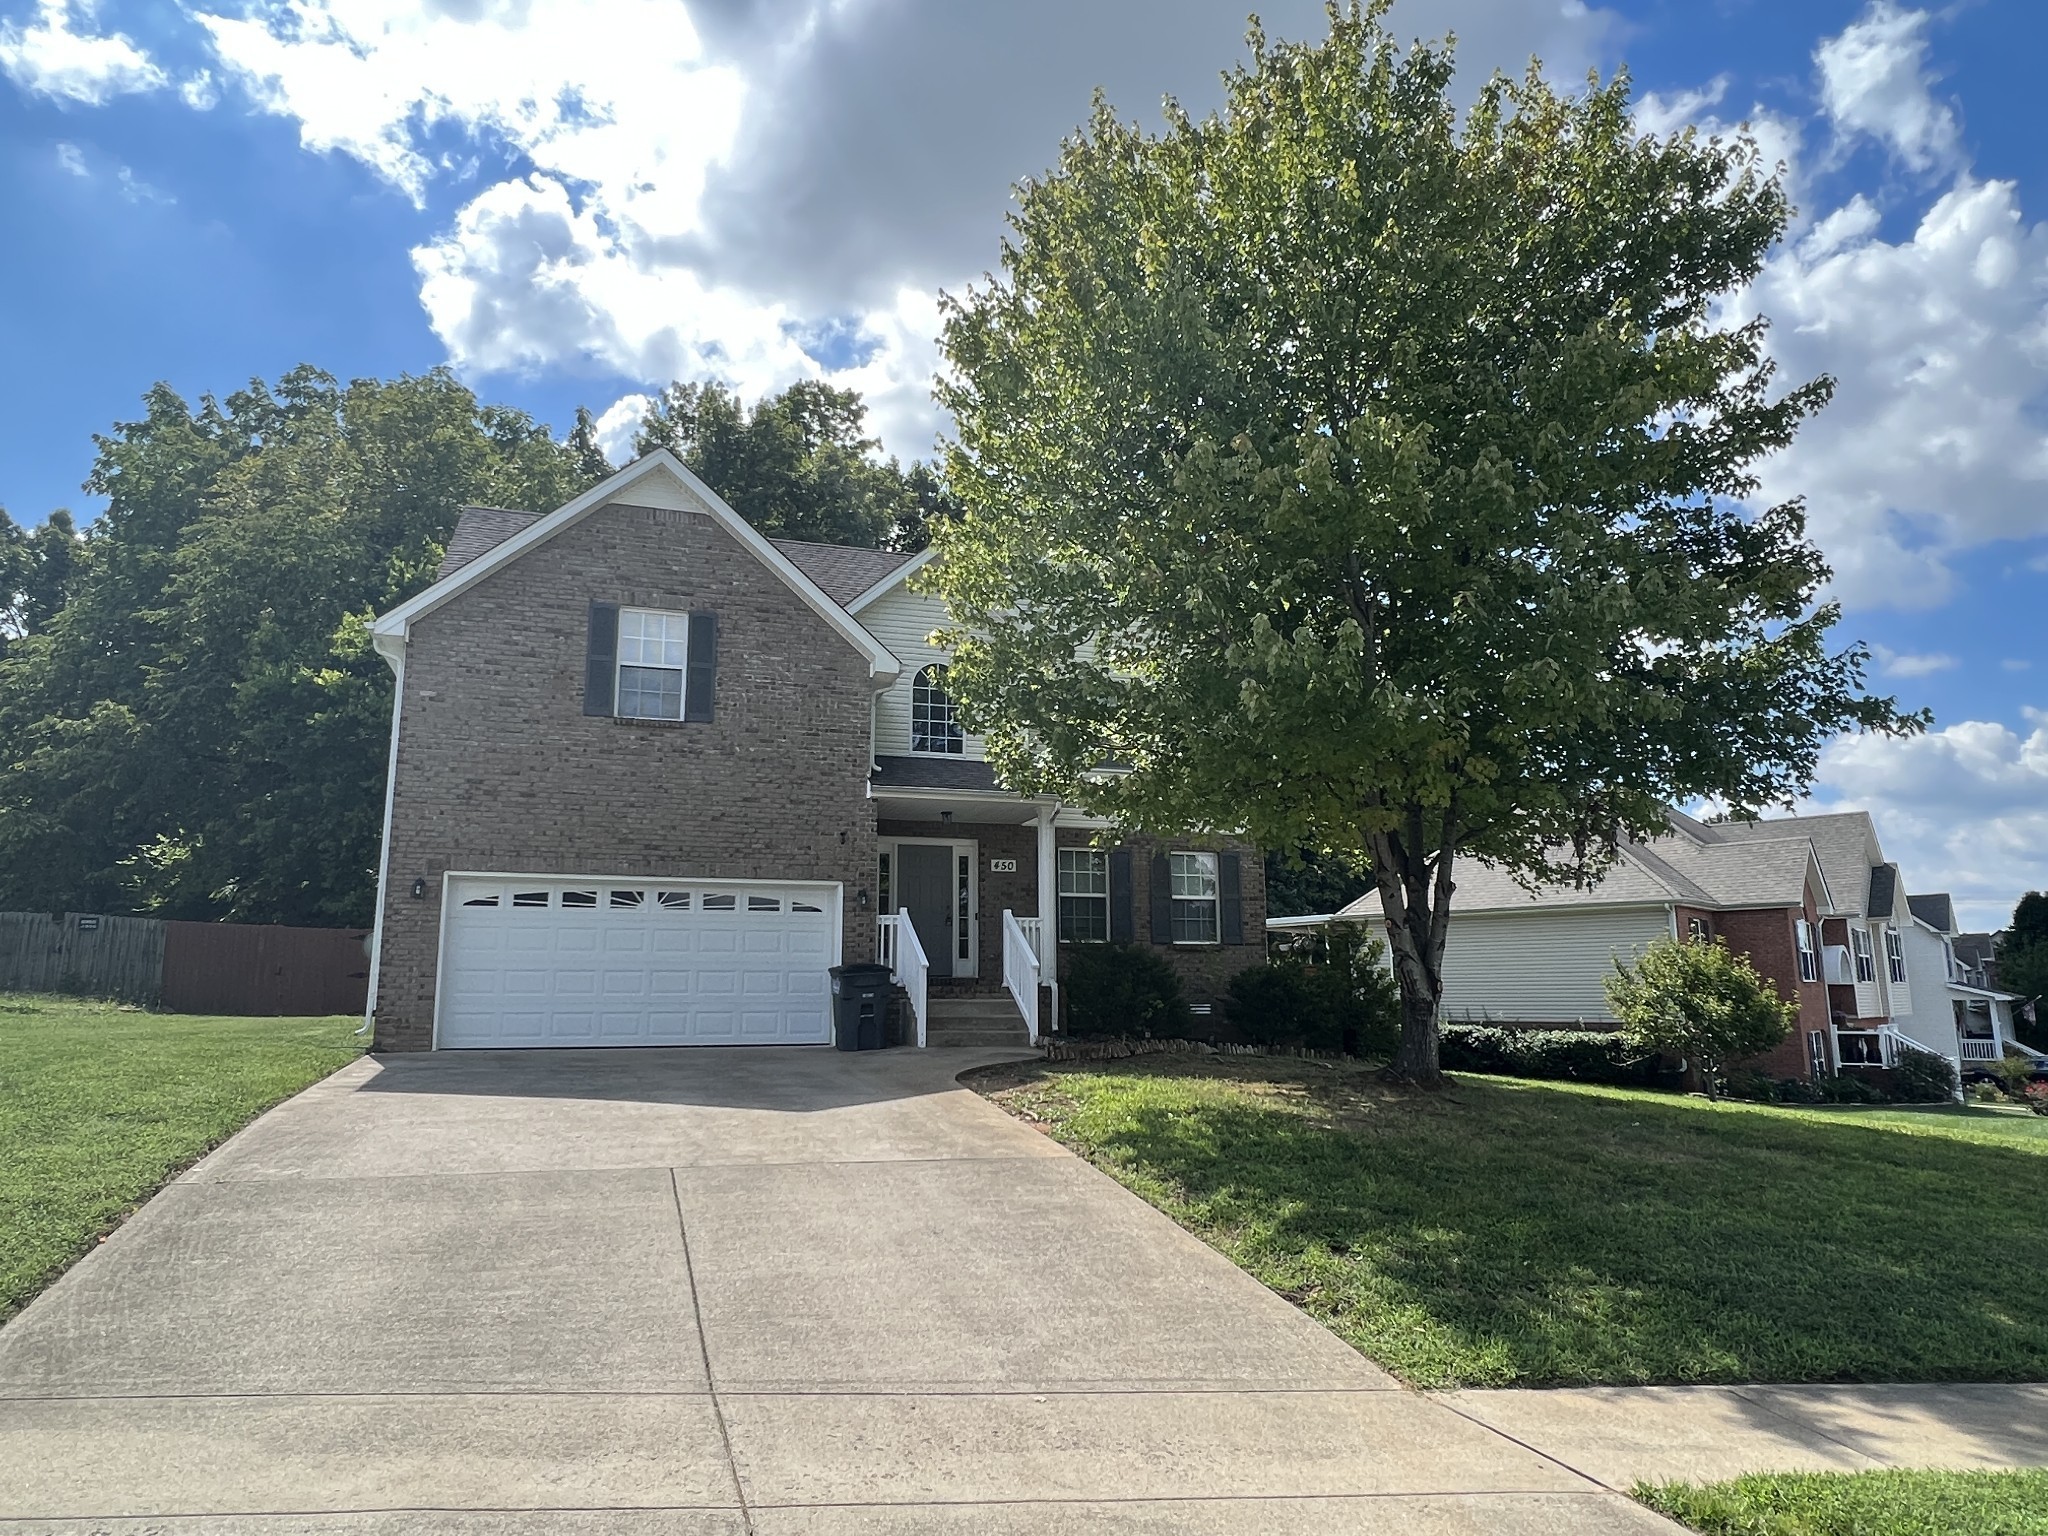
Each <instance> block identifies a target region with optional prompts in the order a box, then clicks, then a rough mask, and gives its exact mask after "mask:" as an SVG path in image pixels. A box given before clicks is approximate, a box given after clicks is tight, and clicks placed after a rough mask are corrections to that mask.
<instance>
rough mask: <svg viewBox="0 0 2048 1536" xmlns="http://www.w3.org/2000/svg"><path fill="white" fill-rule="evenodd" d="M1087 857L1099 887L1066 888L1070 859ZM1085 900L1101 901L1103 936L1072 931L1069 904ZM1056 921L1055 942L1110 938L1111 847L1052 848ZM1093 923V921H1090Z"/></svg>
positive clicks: (1083, 941)
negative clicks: (1085, 936)
mask: <svg viewBox="0 0 2048 1536" xmlns="http://www.w3.org/2000/svg"><path fill="white" fill-rule="evenodd" d="M1070 858H1073V859H1077V860H1081V861H1085V862H1086V863H1087V864H1088V865H1089V866H1090V870H1089V877H1090V878H1091V879H1096V878H1099V879H1100V881H1101V885H1102V889H1101V890H1099V891H1096V890H1089V891H1069V890H1068V889H1067V874H1068V860H1069V859H1070ZM1069 902H1073V903H1075V904H1076V905H1077V906H1078V904H1079V903H1082V902H1086V903H1088V904H1089V905H1090V906H1091V907H1093V906H1094V905H1096V904H1097V903H1099V904H1100V905H1101V909H1102V923H1101V928H1102V934H1101V937H1099V938H1095V937H1089V938H1082V937H1079V936H1078V935H1076V934H1074V933H1073V932H1071V931H1070V930H1069V928H1068V925H1067V904H1068V903H1069ZM1053 925H1054V927H1055V929H1056V930H1057V934H1058V937H1057V939H1056V942H1058V943H1061V944H1107V943H1108V942H1109V850H1108V849H1106V848H1088V847H1080V848H1076V847H1071V846H1070V847H1065V848H1058V849H1055V850H1054V852H1053ZM1091 926H1092V925H1091Z"/></svg>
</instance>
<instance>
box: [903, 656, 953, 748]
mask: <svg viewBox="0 0 2048 1536" xmlns="http://www.w3.org/2000/svg"><path fill="white" fill-rule="evenodd" d="M910 750H911V751H913V752H944V753H948V754H951V755H953V756H959V755H960V754H962V753H964V752H966V750H967V737H966V735H965V734H964V733H963V732H962V731H961V729H960V722H959V720H958V719H957V718H956V717H955V715H954V712H953V696H952V695H951V694H949V693H947V692H946V669H945V668H944V667H941V666H937V665H933V666H929V667H926V668H924V669H923V670H922V671H920V672H919V673H918V674H917V677H916V679H915V680H914V681H913V682H912V683H911V685H910Z"/></svg>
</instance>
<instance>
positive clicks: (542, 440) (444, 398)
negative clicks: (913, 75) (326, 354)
mask: <svg viewBox="0 0 2048 1536" xmlns="http://www.w3.org/2000/svg"><path fill="white" fill-rule="evenodd" d="M95 442H96V444H97V448H98V453H97V456H96V459H95V462H94V465H93V470H92V474H91V477H90V478H89V479H88V480H87V482H86V485H85V489H86V490H88V491H89V492H91V493H92V494H94V495H97V496H103V497H105V498H106V501H107V507H106V511H105V512H104V513H103V514H102V515H101V516H100V517H99V518H97V519H96V520H94V521H93V522H92V523H91V524H90V525H89V526H88V527H86V528H85V529H84V530H83V531H81V530H79V529H78V528H77V527H76V526H75V524H74V521H73V519H72V517H71V516H70V514H69V513H67V512H62V511H59V512H54V513H52V514H51V515H50V517H49V518H48V519H47V520H46V521H44V522H43V523H42V524H41V525H40V526H38V527H36V528H34V529H24V528H22V527H21V526H19V525H17V524H16V523H15V522H14V521H13V520H12V519H11V518H9V517H8V516H7V515H6V514H5V513H4V512H0V910H16V911H20V910H29V911H38V910H40V911H61V910H74V911H105V912H130V911H132V912H143V913H150V914H153V915H157V916H163V917H179V918H199V919H228V920H235V921H243V922H283V923H306V924H362V923H368V922H369V921H370V918H371V915H372V912H371V909H372V905H373V901H374V895H375V891H374V887H375V868H376V857H377V842H378V838H379V835H380V833H381V830H382V813H383V792H384V772H385V760H386V750H387V740H388V737H387V732H388V730H389V723H390V712H391V681H392V680H391V676H390V673H389V671H388V669H387V668H386V667H385V665H384V663H383V662H382V661H381V660H380V659H379V658H378V657H377V656H376V655H375V654H374V653H373V652H372V651H371V650H370V648H369V644H368V624H369V621H370V619H371V618H372V617H373V616H374V615H375V614H377V613H380V612H382V611H384V610H386V609H388V608H390V607H392V606H394V605H395V604H397V603H399V602H402V601H404V600H405V599H406V598H407V597H409V596H411V595H412V594H413V593H415V592H417V591H419V590H420V589H421V588H423V587H425V586H426V585H427V584H428V583H429V582H430V581H432V579H433V576H434V571H435V569H436V567H437V566H438V565H439V563H440V559H441V553H442V549H443V547H444V546H445V545H446V543H447V540H448V537H449V534H450V533H451V532H452V531H453V529H454V526H455V521H456V517H457V516H458V514H459V512H460V510H461V508H462V507H463V506H464V505H466V504H483V505H490V506H501V507H517V508H524V509H530V510H534V511H545V510H549V509H552V508H554V507H556V506H559V505H561V504H562V503H563V502H565V501H568V500H570V499H571V498H573V497H574V496H576V495H577V494H578V493H579V492H581V491H582V490H584V489H585V488H586V487H588V486H590V485H592V484H595V483H596V482H597V481H598V480H600V479H602V478H603V477H604V476H605V475H607V474H609V473H611V471H612V468H613V466H612V465H611V464H610V463H609V462H608V461H607V460H606V457H605V454H604V452H603V449H602V447H601V445H600V444H599V442H598V437H597V431H596V425H595V422H594V421H593V419H592V417H591V415H590V413H589V412H588V411H578V412H577V416H576V423H575V426H574V428H573V429H572V430H571V431H570V433H569V434H568V435H567V437H566V438H564V439H559V440H558V439H556V438H555V437H554V436H553V435H552V434H551V433H550V432H549V430H548V428H547V427H545V426H544V425H542V424H540V423H538V422H536V421H534V420H533V419H532V418H531V417H529V416H527V415H526V414H525V413H523V412H520V411H516V410H510V409H506V408H504V407H501V406H493V405H486V404H484V403H482V402H480V401H479V400H478V399H477V398H476V396H475V395H474V394H473V393H471V392H470V391H469V390H468V389H467V388H465V387H464V386H463V385H462V384H461V383H459V382H458V381H457V380H456V379H455V378H454V377H453V376H452V375H450V374H448V373H447V372H445V371H442V370H436V371H434V372H432V373H428V374H424V375H421V376H418V377H412V376H407V377H401V378H398V379H392V380H374V379H358V380H355V381H352V382H350V383H348V384H346V385H344V384H341V383H339V382H338V381H337V380H336V379H335V378H334V377H333V376H331V375H329V374H326V373H323V372H321V371H320V370H318V369H316V368H311V367H300V368H296V369H294V370H292V371H291V372H289V373H287V374H285V375H284V376H283V377H282V378H280V379H278V380H277V381H276V382H275V383H274V384H266V383H264V382H261V381H254V382H252V383H251V384H250V385H249V386H248V387H247V388H246V389H242V390H238V391H236V392H234V393H232V394H230V395H228V396H226V397H225V398H220V399H217V398H215V397H213V396H211V395H208V396H205V397H203V398H202V399H201V400H200V401H199V403H198V405H197V406H196V407H194V406H192V405H190V404H188V403H187V402H186V401H185V400H183V399H182V398H180V397H179V396H178V395H177V393H176V392H174V391H173V390H172V389H170V388H169V386H167V385H163V384H159V385H157V386H156V387H155V388H154V389H152V390H150V391H149V393H148V394H147V395H145V396H144V397H143V412H142V414H141V416H140V417H138V418H137V419H135V420H133V421H124V422H120V423H118V424H116V425H115V427H114V428H113V430H112V431H111V432H110V433H108V434H106V435H103V436H99V437H96V438H95ZM657 446H660V447H667V448H670V449H673V450H674V451H675V452H676V453H677V454H678V455H679V456H680V457H681V458H682V459H683V461H684V462H685V463H687V464H689V465H690V467H691V468H692V469H693V470H695V471H696V472H697V473H698V474H699V475H701V476H702V477H703V478H704V479H705V480H706V481H707V482H708V483H709V484H711V485H713V486H715V487H716V488H717V489H718V490H719V491H720V493H721V494H722V495H724V496H725V498H726V499H727V500H728V501H729V502H731V503H732V504H733V506H734V507H735V508H736V509H737V510H738V511H739V512H740V513H741V514H742V515H743V516H745V517H746V518H747V519H748V520H749V521H750V522H752V523H754V524H755V525H756V526H757V527H759V528H761V529H762V531H764V532H766V533H769V534H772V535H775V536H777V537H787V538H798V539H816V540H823V541H827V542H833V543H845V544H862V545H878V544H885V543H886V544H890V545H893V546H895V547H899V548H921V547H923V544H924V542H925V539H926V529H927V527H928V526H929V524H930V523H931V521H932V520H934V519H936V518H940V517H944V516H947V515H950V514H951V512H952V511H953V504H952V502H951V500H950V498H949V497H948V495H947V494H946V490H945V486H944V484H943V483H942V482H941V481H940V479H939V478H938V476H937V475H936V474H935V473H934V472H933V471H932V470H931V469H930V468H929V467H927V466H925V465H922V464H912V465H911V466H910V467H909V468H907V469H906V468H904V467H903V466H902V465H901V464H900V463H899V462H898V461H896V460H894V459H887V460H884V459H880V458H878V457H877V456H876V449H877V447H878V445H877V444H876V442H875V441H874V440H873V439H872V438H870V437H868V436H867V435H866V431H865V407H864V405H863V404H862V401H861V399H860V397H859V395H858V394H856V393H854V392H852V391H848V390H838V389H833V388H830V387H829V386H826V385H822V384H817V383H811V382H806V383H800V384H797V385H794V386H792V387H791V388H789V389H787V390H785V391H784V392H782V393H781V394H779V395H774V396H771V397H769V398H767V399H764V400H761V401H759V402H757V403H756V404H755V405H753V406H752V407H751V408H750V407H748V406H746V405H744V404H743V403H742V402H741V401H740V400H739V399H738V397H737V396H735V395H734V394H733V393H732V392H731V391H730V390H727V389H725V388H723V387H722V386H720V385H717V384H682V383H678V384H674V385H672V386H670V387H669V388H668V389H666V390H664V391H662V393H661V395H660V396H659V397H658V398H657V399H656V400H655V401H654V402H653V403H652V405H651V406H650V408H649V410H648V411H647V413H646V415H645V417H644V419H643V421H642V422H641V425H640V429H639V431H638V433H637V435H636V437H635V440H634V452H635V454H636V456H637V455H638V454H640V453H643V452H646V451H648V450H649V449H652V448H654V447H657Z"/></svg>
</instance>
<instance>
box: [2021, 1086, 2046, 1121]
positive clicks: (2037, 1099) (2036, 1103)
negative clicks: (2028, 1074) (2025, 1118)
mask: <svg viewBox="0 0 2048 1536" xmlns="http://www.w3.org/2000/svg"><path fill="white" fill-rule="evenodd" d="M2021 1101H2022V1102H2023V1103H2024V1104H2025V1105H2026V1106H2027V1108H2029V1109H2031V1110H2032V1111H2033V1112H2034V1113H2035V1114H2037V1115H2048V1083H2029V1084H2027V1091H2026V1093H2025V1094H2024V1095H2022V1100H2021Z"/></svg>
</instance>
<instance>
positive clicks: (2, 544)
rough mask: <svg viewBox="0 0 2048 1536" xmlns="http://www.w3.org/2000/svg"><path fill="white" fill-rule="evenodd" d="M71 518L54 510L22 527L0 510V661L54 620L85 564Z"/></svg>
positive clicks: (63, 510) (3, 510) (59, 510)
mask: <svg viewBox="0 0 2048 1536" xmlns="http://www.w3.org/2000/svg"><path fill="white" fill-rule="evenodd" d="M84 551H85V546H84V544H83V543H82V542H81V541H80V539H79V537H78V529H77V526H76V525H75V524H74V523H73V522H72V520H71V514H70V513H69V512H68V511H66V510H65V509H64V508H62V507H59V508H58V509H57V510H56V511H54V512H52V513H51V514H50V515H49V516H48V517H47V518H45V519H44V520H43V522H42V524H41V525H40V526H39V527H35V528H23V527H22V526H21V525H20V524H18V523H17V522H15V521H14V519H13V518H11V517H9V516H8V515H7V510H6V508H4V507H0V657H4V656H6V654H7V652H8V649H9V647H10V646H11V645H12V644H13V643H14V642H15V641H17V640H20V639H22V638H23V637H24V636H26V635H32V634H34V633H35V632H36V631H37V630H39V629H42V628H43V627H44V626H45V625H47V624H48V623H49V622H50V620H51V619H52V618H54V617H56V614H57V610H58V609H60V608H62V607H63V606H64V602H65V599H66V598H67V597H68V596H69V595H70V592H71V586H72V583H73V582H74V581H75V580H76V579H77V578H78V574H79V570H80V567H81V565H82V564H83V561H84Z"/></svg>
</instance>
